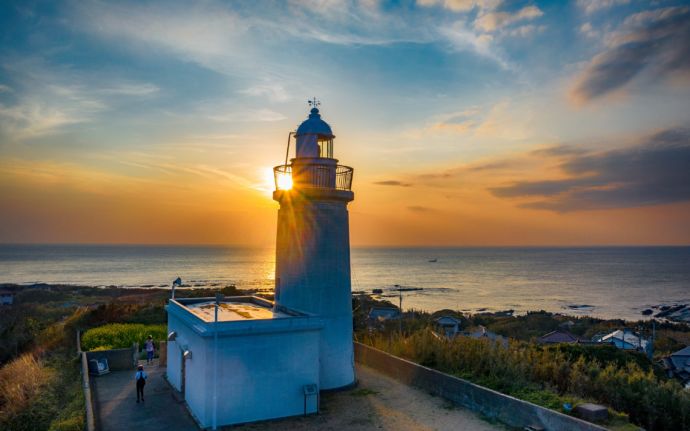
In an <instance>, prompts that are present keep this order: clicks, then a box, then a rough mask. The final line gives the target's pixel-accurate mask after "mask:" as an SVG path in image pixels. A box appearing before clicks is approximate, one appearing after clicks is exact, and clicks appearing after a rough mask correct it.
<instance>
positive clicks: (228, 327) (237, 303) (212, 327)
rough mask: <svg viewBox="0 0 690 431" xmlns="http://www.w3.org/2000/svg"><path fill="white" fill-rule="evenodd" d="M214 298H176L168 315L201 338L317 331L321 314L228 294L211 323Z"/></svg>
mask: <svg viewBox="0 0 690 431" xmlns="http://www.w3.org/2000/svg"><path fill="white" fill-rule="evenodd" d="M214 304H215V298H176V299H171V300H170V301H169V302H168V305H167V306H166V309H167V311H168V315H170V316H175V317H176V318H178V319H180V320H182V323H183V324H185V325H187V326H188V327H190V328H191V329H192V330H194V331H195V332H196V333H197V334H199V335H201V336H202V337H209V336H212V335H213V334H214V333H216V332H217V333H218V334H220V335H223V336H225V335H228V336H236V335H259V334H262V333H276V332H295V331H305V330H306V331H310V330H318V329H320V328H322V327H323V321H322V320H321V318H320V317H318V316H315V315H313V314H309V313H304V312H301V311H297V310H291V309H287V308H284V307H280V308H276V307H274V304H273V302H271V301H268V300H266V299H263V298H259V297H256V296H230V297H227V298H224V299H223V300H222V301H221V304H220V309H219V310H218V324H217V326H216V324H215V323H214Z"/></svg>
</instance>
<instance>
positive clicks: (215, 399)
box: [212, 293, 223, 431]
mask: <svg viewBox="0 0 690 431" xmlns="http://www.w3.org/2000/svg"><path fill="white" fill-rule="evenodd" d="M222 300H223V294H222V293H216V304H215V307H214V313H213V314H214V316H213V427H212V428H213V431H216V430H217V429H218V307H219V306H220V301H222Z"/></svg>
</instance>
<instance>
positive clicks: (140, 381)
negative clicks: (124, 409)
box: [134, 365, 148, 403]
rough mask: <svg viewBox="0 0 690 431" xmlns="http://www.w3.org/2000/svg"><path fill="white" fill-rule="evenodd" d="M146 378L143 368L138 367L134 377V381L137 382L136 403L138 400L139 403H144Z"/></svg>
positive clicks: (141, 366)
mask: <svg viewBox="0 0 690 431" xmlns="http://www.w3.org/2000/svg"><path fill="white" fill-rule="evenodd" d="M147 378H148V376H147V375H146V371H144V366H143V365H139V366H138V367H137V373H136V374H135V375H134V380H135V381H136V382H137V403H138V402H139V398H141V402H142V403H143V402H144V386H145V385H146V379H147Z"/></svg>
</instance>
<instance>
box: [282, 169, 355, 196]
mask: <svg viewBox="0 0 690 431" xmlns="http://www.w3.org/2000/svg"><path fill="white" fill-rule="evenodd" d="M353 172H354V169H352V168H351V167H349V166H344V165H328V164H323V165H321V164H309V165H301V166H300V167H299V172H296V171H293V166H292V165H278V166H276V167H274V168H273V178H274V181H275V186H276V190H286V189H289V188H291V187H292V186H293V185H294V186H297V187H307V188H323V189H335V190H348V191H349V190H352V174H353ZM286 177H287V178H290V180H291V181H285V178H286Z"/></svg>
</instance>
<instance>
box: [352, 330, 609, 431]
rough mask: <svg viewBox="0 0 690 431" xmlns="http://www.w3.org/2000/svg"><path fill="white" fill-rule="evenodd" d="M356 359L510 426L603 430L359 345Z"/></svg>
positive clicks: (356, 346)
mask: <svg viewBox="0 0 690 431" xmlns="http://www.w3.org/2000/svg"><path fill="white" fill-rule="evenodd" d="M355 360H356V361H357V362H358V363H360V364H362V365H366V366H368V367H370V368H373V369H375V370H376V371H378V372H380V373H382V374H385V375H387V376H389V377H392V378H393V379H395V380H398V381H400V382H402V383H404V384H407V385H410V386H414V387H417V388H419V389H422V390H424V391H426V392H429V393H431V394H433V395H436V396H439V397H442V398H445V399H447V400H449V401H452V402H454V403H455V404H458V405H461V406H463V407H466V408H468V409H470V410H473V411H476V412H479V413H481V414H483V415H485V416H488V417H490V418H494V419H497V420H498V421H500V422H503V423H504V424H507V425H509V426H512V427H518V428H524V427H527V426H532V427H534V428H543V429H545V430H554V431H556V430H572V431H604V430H606V428H603V427H601V426H599V425H595V424H592V423H589V422H585V421H583V420H581V419H578V418H575V417H572V416H568V415H565V414H562V413H559V412H556V411H553V410H549V409H547V408H545V407H541V406H538V405H536V404H532V403H529V402H527V401H522V400H519V399H517V398H513V397H511V396H509V395H505V394H502V393H500V392H496V391H494V390H491V389H488V388H485V387H482V386H479V385H475V384H474V383H471V382H468V381H467V380H463V379H460V378H457V377H454V376H451V375H449V374H445V373H442V372H440V371H436V370H433V369H431V368H427V367H423V366H421V365H418V364H415V363H413V362H410V361H407V360H405V359H401V358H398V357H396V356H392V355H389V354H388V353H386V352H383V351H381V350H377V349H374V348H373V347H369V346H366V345H364V344H361V343H355Z"/></svg>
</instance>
